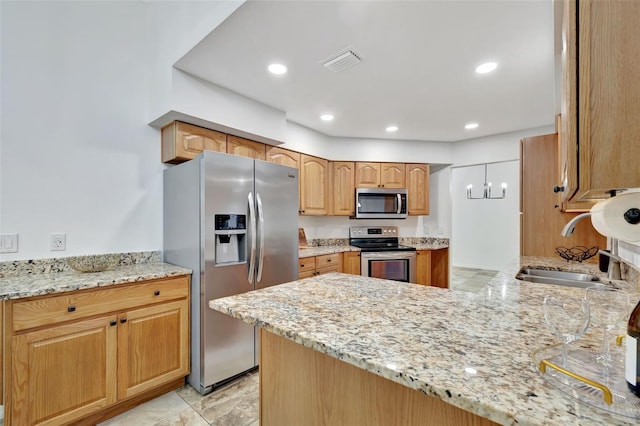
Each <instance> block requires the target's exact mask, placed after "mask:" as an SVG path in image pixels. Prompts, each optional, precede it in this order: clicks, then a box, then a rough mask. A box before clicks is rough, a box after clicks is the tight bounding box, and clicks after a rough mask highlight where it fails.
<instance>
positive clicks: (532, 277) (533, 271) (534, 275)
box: [516, 268, 601, 288]
mask: <svg viewBox="0 0 640 426" xmlns="http://www.w3.org/2000/svg"><path fill="white" fill-rule="evenodd" d="M516 279H518V280H522V281H529V282H533V283H543V284H555V285H562V286H565V287H580V288H586V287H591V286H593V285H598V284H601V282H600V278H598V277H597V276H595V275H591V274H582V273H579V272H566V271H549V270H546V269H537V268H522V269H520V270H519V271H518V273H517V274H516Z"/></svg>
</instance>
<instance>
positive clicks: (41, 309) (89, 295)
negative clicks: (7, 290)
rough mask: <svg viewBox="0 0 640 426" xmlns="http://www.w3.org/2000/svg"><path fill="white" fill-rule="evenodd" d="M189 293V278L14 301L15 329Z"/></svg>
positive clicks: (76, 317) (145, 303)
mask: <svg viewBox="0 0 640 426" xmlns="http://www.w3.org/2000/svg"><path fill="white" fill-rule="evenodd" d="M188 296H189V277H187V276H183V277H177V278H166V279H160V280H155V281H150V282H144V283H140V284H132V285H123V286H113V287H106V288H103V289H100V290H91V291H73V292H69V293H66V294H61V295H59V296H45V297H41V298H38V299H31V300H26V301H17V302H13V304H12V314H13V330H14V331H21V330H26V329H29V328H34V327H40V326H43V325H51V324H56V323H60V322H65V321H71V320H76V319H78V318H84V317H89V316H93V315H101V314H106V313H109V312H114V311H120V310H125V309H130V308H134V307H136V306H141V305H147V304H152V303H158V302H165V301H167V300H174V299H181V298H185V297H188Z"/></svg>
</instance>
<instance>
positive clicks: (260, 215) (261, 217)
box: [256, 192, 264, 283]
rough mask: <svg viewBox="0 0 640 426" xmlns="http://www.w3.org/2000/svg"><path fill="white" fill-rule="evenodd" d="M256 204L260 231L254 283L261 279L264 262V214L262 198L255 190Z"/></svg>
mask: <svg viewBox="0 0 640 426" xmlns="http://www.w3.org/2000/svg"><path fill="white" fill-rule="evenodd" d="M256 205H257V206H258V232H259V233H260V251H259V252H258V253H259V254H258V276H257V278H256V283H258V282H260V281H261V280H262V265H263V264H264V214H263V209H262V198H261V197H260V194H259V193H257V192H256Z"/></svg>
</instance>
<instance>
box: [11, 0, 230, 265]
mask: <svg viewBox="0 0 640 426" xmlns="http://www.w3.org/2000/svg"><path fill="white" fill-rule="evenodd" d="M181 3H182V2H139V1H137V2H110V1H106V2H48V1H42V2H10V1H3V2H0V10H1V25H0V31H1V32H0V40H1V42H2V46H1V47H2V48H1V55H2V56H1V59H2V61H1V66H2V68H1V77H0V78H1V81H0V88H1V89H0V90H1V92H2V109H1V112H2V115H1V119H0V131H1V135H0V136H1V137H0V140H1V141H2V145H1V146H0V154H1V155H0V162H1V163H0V185H1V186H0V205H1V206H2V209H1V210H0V232H2V233H18V234H19V252H18V253H10V254H3V255H1V257H0V260H2V261H5V260H15V259H32V258H46V257H58V256H69V255H74V254H88V253H105V252H126V251H140V250H159V249H161V248H162V170H163V169H164V166H163V165H162V164H161V163H160V134H159V131H158V130H157V129H153V128H151V127H149V126H148V125H146V123H147V122H148V121H149V120H148V117H149V112H148V109H149V100H150V99H153V95H154V94H155V93H156V92H155V90H158V91H159V92H161V90H160V89H159V86H158V85H154V83H158V82H159V81H160V80H161V79H155V80H154V76H155V75H156V72H155V71H156V68H154V66H157V64H158V63H159V62H163V61H161V60H160V57H161V56H163V55H168V57H172V56H175V57H179V56H180V55H182V54H184V53H186V50H185V51H182V52H178V51H177V50H180V49H181V48H184V45H182V43H180V42H179V41H175V40H174V42H173V43H174V44H173V45H172V46H169V45H167V44H163V45H160V44H157V43H160V42H163V43H164V42H167V41H168V40H166V39H163V40H156V37H157V36H158V35H159V34H161V33H163V32H164V31H168V30H167V29H166V28H165V29H162V28H157V27H156V26H155V25H158V24H159V23H160V22H159V21H158V20H156V19H155V18H154V15H153V11H154V8H155V7H163V8H165V12H167V13H165V16H166V17H168V16H170V15H171V13H168V10H167V9H166V8H171V7H175V8H179V9H184V8H185V7H192V8H195V9H198V10H199V11H203V10H204V9H207V10H208V11H209V13H208V14H204V13H190V14H189V13H186V11H184V12H185V13H183V14H176V15H174V18H175V19H174V20H173V21H172V22H165V24H167V25H169V24H170V25H172V27H170V28H173V34H174V35H176V36H180V34H182V35H181V36H182V37H186V40H187V41H188V42H187V43H186V45H188V46H192V45H193V43H195V41H193V40H194V37H192V36H191V35H192V31H194V32H195V33H197V34H196V36H195V38H197V37H198V36H200V35H202V36H204V34H206V32H203V31H202V29H201V28H207V27H208V28H209V31H210V30H211V29H212V27H210V25H212V22H217V21H222V20H223V19H225V18H226V17H227V16H228V14H229V13H231V11H232V9H234V7H233V6H234V5H233V4H232V3H233V2H229V3H227V4H226V5H212V4H210V5H204V4H202V3H206V2H185V3H188V5H187V4H181ZM210 3H224V2H210ZM239 4H241V2H235V5H236V6H237V5H239ZM189 5H190V6H189ZM187 15H189V20H188V23H189V25H186V23H185V22H183V21H181V20H180V19H177V18H178V17H182V18H186V17H187ZM200 22H204V23H205V25H204V26H200V25H199V23H200ZM168 28H169V27H168ZM189 43H191V44H189ZM174 49H176V50H174ZM170 52H171V53H170ZM164 70H165V71H169V72H170V71H171V68H168V69H166V68H165V69H164ZM159 92H158V93H159ZM54 232H55V233H58V232H65V233H66V234H67V250H66V251H64V252H51V251H50V250H49V234H50V233H54Z"/></svg>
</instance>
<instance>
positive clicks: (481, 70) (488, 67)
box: [476, 62, 498, 74]
mask: <svg viewBox="0 0 640 426" xmlns="http://www.w3.org/2000/svg"><path fill="white" fill-rule="evenodd" d="M497 67H498V64H496V63H495V62H486V63H484V64H481V65H478V66H477V67H476V72H477V73H478V74H486V73H488V72H491V71H493V70H495V69H496V68H497Z"/></svg>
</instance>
